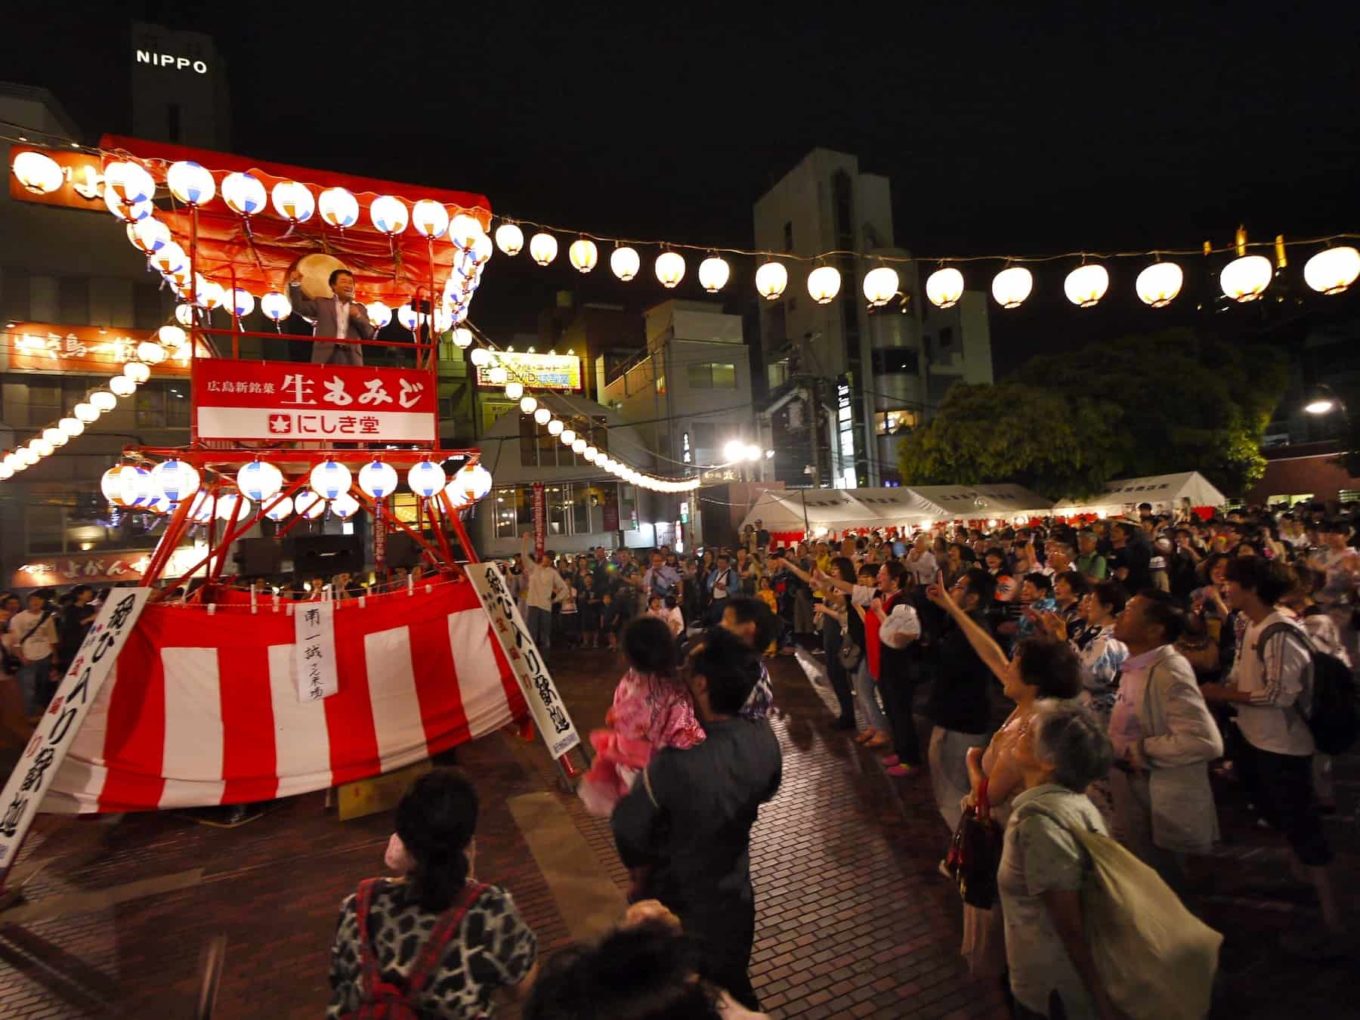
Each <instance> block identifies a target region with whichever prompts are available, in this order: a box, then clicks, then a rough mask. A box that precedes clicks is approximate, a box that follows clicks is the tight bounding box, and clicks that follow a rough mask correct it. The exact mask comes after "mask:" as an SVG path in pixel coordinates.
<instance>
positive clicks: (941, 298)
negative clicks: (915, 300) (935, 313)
mask: <svg viewBox="0 0 1360 1020" xmlns="http://www.w3.org/2000/svg"><path fill="white" fill-rule="evenodd" d="M926 297H928V298H929V299H930V303H931V304H933V305H934V306H935V307H936V308H953V307H954V306H955V305H956V304H958V302H959V298H961V297H963V274H962V273H960V272H959V271H958V270H957V269H954V268H952V267H946V268H944V269H937V270H935V272H933V273H931V274H930V276H929V277H928V278H927V279H926Z"/></svg>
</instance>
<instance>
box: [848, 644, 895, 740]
mask: <svg viewBox="0 0 1360 1020" xmlns="http://www.w3.org/2000/svg"><path fill="white" fill-rule="evenodd" d="M877 686H878V685H877V684H876V683H874V678H873V677H871V676H870V675H869V657H868V656H867V655H864V656H861V657H860V660H859V668H858V669H856V670H855V700H856V701H858V702H859V710H860V711H861V712H863V713H864V721H865V722H866V723H867V724H868V725H869V726H870V727H872V728H873V729H876V730H879V731H880V732H883V733H888V732H890V731H889V728H888V719H887V716H885V715H884V714H883V709H881V708H880V707H879V705H878V691H877V690H875V688H876V687H877Z"/></svg>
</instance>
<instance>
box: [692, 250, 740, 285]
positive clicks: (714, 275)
mask: <svg viewBox="0 0 1360 1020" xmlns="http://www.w3.org/2000/svg"><path fill="white" fill-rule="evenodd" d="M731 275H732V267H731V266H729V265H728V264H727V260H726V259H723V258H719V257H718V256H717V255H710V256H709V257H708V258H706V259H704V260H703V261H702V262H700V263H699V286H701V287H703V288H704V290H706V291H708V292H709V293H710V294H716V293H718V291H720V290H722V289H723V288H724V287H726V286H727V281H728V279H729V278H730V277H731Z"/></svg>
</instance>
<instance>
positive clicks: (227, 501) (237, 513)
mask: <svg viewBox="0 0 1360 1020" xmlns="http://www.w3.org/2000/svg"><path fill="white" fill-rule="evenodd" d="M252 509H253V508H252V507H251V505H250V500H248V499H246V498H245V497H244V496H242V495H241V494H240V493H237V492H224V493H222V494H221V495H219V496H218V497H217V519H218V520H219V521H235V522H236V523H237V524H240V523H241V522H242V521H244V520H245V519H246V518H247V517H249V516H250V512H251V510H252Z"/></svg>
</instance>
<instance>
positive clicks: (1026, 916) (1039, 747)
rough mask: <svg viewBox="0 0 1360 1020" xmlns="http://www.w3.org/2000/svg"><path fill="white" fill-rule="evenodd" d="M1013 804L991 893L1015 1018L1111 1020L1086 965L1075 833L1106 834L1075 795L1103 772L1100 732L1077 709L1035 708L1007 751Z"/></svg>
mask: <svg viewBox="0 0 1360 1020" xmlns="http://www.w3.org/2000/svg"><path fill="white" fill-rule="evenodd" d="M1013 755H1014V761H1015V764H1016V765H1017V766H1018V768H1019V770H1020V773H1021V777H1022V781H1023V784H1024V787H1025V789H1024V792H1022V793H1020V794H1019V795H1017V796H1016V798H1015V800H1014V802H1013V803H1012V808H1011V815H1010V819H1009V821H1008V822H1007V824H1006V837H1005V844H1004V849H1003V851H1002V855H1001V867H1000V869H999V872H998V876H997V885H998V888H999V891H1000V894H1001V904H1002V914H1003V916H1004V917H1005V925H1006V962H1007V964H1008V966H1009V969H1010V982H1011V994H1012V995H1013V996H1014V997H1015V1006H1016V1015H1017V1016H1018V1017H1022V1018H1030V1017H1050V1018H1052V1017H1063V1018H1066V1020H1075V1018H1077V1017H1100V1018H1105V1017H1114V1016H1117V1015H1118V1014H1117V1013H1116V1012H1115V1009H1114V1007H1113V1005H1112V1004H1111V1002H1110V1000H1109V997H1108V995H1107V994H1106V991H1105V988H1104V986H1103V984H1102V982H1101V979H1100V976H1099V975H1098V974H1097V972H1096V967H1095V963H1094V961H1093V959H1092V957H1091V952H1090V942H1089V939H1088V938H1087V933H1086V931H1085V927H1084V920H1083V917H1082V907H1081V890H1082V886H1083V884H1084V883H1085V882H1087V881H1090V880H1091V865H1090V860H1089V858H1088V856H1087V854H1086V852H1085V851H1084V850H1083V849H1082V847H1081V844H1080V843H1079V842H1078V840H1077V837H1076V836H1075V835H1074V830H1081V829H1085V830H1087V831H1091V832H1099V833H1102V834H1105V833H1106V829H1105V822H1104V820H1103V819H1102V817H1101V814H1100V812H1099V811H1098V810H1097V809H1096V806H1095V805H1094V804H1092V803H1091V801H1090V800H1089V799H1088V798H1087V796H1086V794H1085V793H1084V792H1083V791H1084V790H1085V789H1086V787H1087V786H1089V785H1090V783H1091V782H1092V780H1095V779H1098V778H1100V777H1101V776H1104V775H1105V774H1106V773H1108V772H1109V770H1110V762H1111V760H1112V758H1113V751H1112V749H1111V747H1110V741H1109V738H1108V737H1107V736H1106V735H1105V731H1104V727H1102V726H1101V724H1100V721H1099V719H1097V717H1096V716H1095V715H1094V714H1093V713H1092V712H1091V710H1090V709H1088V708H1085V707H1083V706H1082V705H1080V704H1079V703H1078V702H1076V701H1057V700H1043V701H1040V702H1038V703H1037V704H1036V706H1035V710H1034V714H1033V716H1032V717H1031V719H1030V721H1029V724H1028V726H1027V727H1026V728H1025V730H1024V731H1022V732H1021V734H1020V735H1019V736H1018V738H1017V740H1016V742H1015V745H1014V751H1013Z"/></svg>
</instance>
